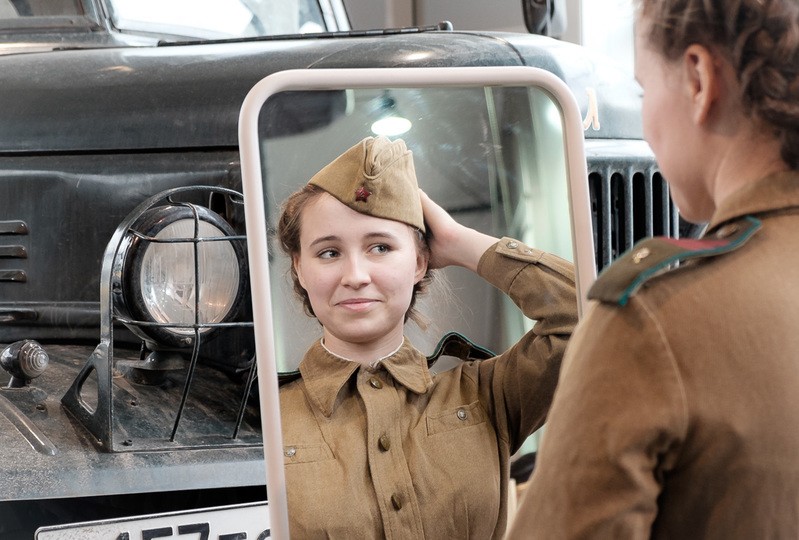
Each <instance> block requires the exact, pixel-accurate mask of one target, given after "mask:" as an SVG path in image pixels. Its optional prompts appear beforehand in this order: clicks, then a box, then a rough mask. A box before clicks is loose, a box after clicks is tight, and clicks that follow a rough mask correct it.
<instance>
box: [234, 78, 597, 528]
mask: <svg viewBox="0 0 799 540" xmlns="http://www.w3.org/2000/svg"><path fill="white" fill-rule="evenodd" d="M341 91H344V95H345V97H346V104H345V108H344V112H343V114H339V115H337V116H336V117H335V118H332V119H331V121H330V122H329V123H326V124H324V125H316V126H314V127H313V128H311V129H307V130H297V131H296V132H292V130H291V129H287V124H291V123H294V122H296V121H297V118H302V115H303V110H302V107H301V106H300V105H299V104H300V103H304V104H306V105H307V101H308V100H307V99H304V100H298V101H297V103H298V106H297V108H296V109H294V108H292V107H291V101H292V100H291V99H288V98H287V96H290V95H292V94H290V93H302V92H315V93H316V94H315V95H317V96H318V97H319V99H320V100H325V99H329V96H327V95H326V92H341ZM309 95H312V94H309ZM306 97H307V96H306ZM270 100H271V101H270ZM381 130H390V131H381ZM375 134H384V135H387V136H389V138H397V137H399V138H402V139H403V140H404V141H405V142H406V144H407V145H408V147H409V149H410V150H411V151H412V152H413V156H414V163H415V168H416V173H417V177H418V180H419V184H420V187H421V188H422V189H424V190H425V191H426V192H427V193H428V194H429V195H430V197H431V198H432V199H433V200H435V201H436V202H438V203H439V204H441V205H442V206H443V207H444V208H445V209H446V210H447V211H449V212H450V214H452V215H453V217H455V218H456V219H457V220H458V221H460V222H461V223H464V224H466V225H469V226H471V227H474V228H476V229H479V230H481V231H483V232H486V233H488V234H491V235H493V236H496V237H502V236H512V237H514V238H517V239H519V240H521V241H523V242H525V243H528V244H530V245H533V246H535V247H538V248H540V249H543V250H545V251H549V252H551V253H554V254H557V255H559V256H561V257H563V258H565V259H568V260H571V261H573V262H574V263H575V265H576V269H577V274H578V296H579V299H580V301H579V305H580V306H581V307H582V305H583V304H584V302H585V299H584V294H583V292H582V291H585V290H587V288H588V286H589V285H590V283H591V282H592V281H593V279H594V278H595V270H594V264H593V243H592V242H593V240H592V238H593V236H592V233H591V219H590V212H589V207H588V195H587V178H586V165H585V155H584V152H583V139H582V137H583V134H582V120H581V118H580V114H579V111H578V109H577V105H576V103H575V101H574V98H573V96H572V95H571V94H570V92H569V91H568V89H567V87H566V86H565V85H564V84H563V83H562V82H561V81H560V80H559V79H557V78H555V77H554V76H553V75H552V74H550V73H548V72H544V71H542V70H538V69H534V68H443V69H424V68H423V69H397V70H393V69H374V70H370V69H360V70H306V71H290V72H282V73H277V74H275V75H272V76H270V77H267V78H266V79H264V80H263V81H261V83H259V84H258V85H256V87H254V88H253V90H252V91H251V92H250V94H249V95H248V97H247V99H246V100H245V104H244V106H243V108H242V113H241V117H240V145H241V157H242V176H243V181H244V194H245V208H246V210H245V211H246V219H247V230H248V248H249V251H250V253H249V257H250V270H251V281H252V296H253V307H254V312H255V313H254V322H255V332H256V344H257V350H258V370H259V388H260V394H261V409H262V421H263V424H264V443H265V453H266V456H267V482H268V489H269V494H270V497H269V500H270V521H271V523H272V527H273V532H274V533H278V534H279V528H280V527H282V526H285V527H286V529H285V530H286V531H287V530H288V529H287V521H286V522H282V521H281V520H283V519H285V517H284V516H283V512H285V501H284V500H281V496H282V497H285V494H284V493H281V490H282V488H283V486H284V485H285V477H284V474H283V456H282V442H281V438H280V417H279V402H278V398H277V377H276V372H277V371H282V372H285V371H292V370H294V369H296V367H297V364H298V363H299V361H300V360H301V359H302V355H303V353H304V352H305V350H306V349H307V348H308V347H309V346H310V345H311V344H312V342H314V341H315V340H318V339H319V337H320V336H321V328H320V327H319V325H318V323H317V322H316V320H315V319H311V318H309V317H307V316H306V315H305V314H304V313H303V311H302V307H301V305H300V302H299V301H298V299H297V298H295V296H294V292H293V289H292V284H291V279H290V276H289V273H288V271H289V260H288V258H287V257H285V256H284V255H283V254H282V252H281V251H280V249H279V246H277V244H276V243H275V241H274V238H273V237H272V235H271V233H269V234H268V231H273V230H274V228H275V223H276V220H277V217H278V212H279V206H280V204H281V203H282V201H283V200H285V199H286V197H288V195H290V194H291V193H292V192H294V191H296V190H297V189H299V188H300V187H301V186H302V185H304V184H305V183H306V182H307V181H308V179H309V178H310V177H311V176H313V175H314V174H315V173H316V172H317V171H318V170H319V169H321V168H322V167H324V166H325V165H326V164H327V163H329V162H330V161H331V160H333V159H334V158H335V157H337V156H338V155H339V154H341V153H342V152H344V151H345V150H346V149H348V148H349V147H350V146H352V145H353V144H355V143H356V142H358V141H360V140H361V139H363V138H364V137H366V136H370V135H375ZM436 281H437V282H439V285H438V286H436V285H434V286H433V287H432V288H431V291H430V293H429V294H428V295H427V296H426V297H423V298H421V299H420V304H419V308H420V310H421V311H422V313H423V314H424V315H426V316H427V318H428V319H429V320H430V321H431V324H430V325H429V327H428V328H427V329H426V330H423V329H421V328H418V327H416V326H415V325H414V324H413V323H409V324H408V325H406V335H408V336H409V337H410V339H411V341H412V342H413V343H414V345H415V346H416V347H417V348H418V349H419V350H420V351H422V352H423V353H425V354H429V353H430V352H432V350H433V348H434V347H435V345H436V343H437V342H438V340H439V339H440V337H441V336H442V335H443V334H444V333H446V332H448V331H451V330H455V331H458V332H460V333H462V334H464V335H466V336H468V337H469V338H470V339H471V340H472V341H474V342H476V343H477V344H479V345H482V346H483V347H487V348H489V349H491V350H493V351H497V352H501V351H504V350H505V349H506V348H507V347H508V346H510V345H511V344H513V343H515V342H516V341H517V340H518V339H519V338H520V337H521V336H522V334H523V333H524V332H525V331H526V330H528V329H529V328H530V327H531V325H532V324H533V322H532V321H529V320H526V319H525V318H524V317H523V316H522V314H521V313H520V312H519V311H518V309H517V308H516V307H515V306H514V305H513V304H512V303H511V302H510V300H509V299H507V298H506V297H505V296H504V295H503V294H502V293H500V292H499V291H498V290H496V289H494V288H493V287H492V286H491V285H489V284H488V283H486V282H485V281H483V280H482V279H481V278H479V277H477V276H475V275H473V274H472V273H470V272H467V271H465V270H464V271H461V269H459V268H456V269H446V270H444V271H443V272H440V273H439V276H438V277H436ZM436 281H434V283H435V282H436ZM442 282H443V283H446V286H444V287H442V286H441V283H442ZM442 289H443V290H442ZM447 367H448V366H447V364H446V363H443V362H440V363H439V364H438V365H437V366H436V369H439V370H441V369H446V368H447ZM284 524H285V525H284Z"/></svg>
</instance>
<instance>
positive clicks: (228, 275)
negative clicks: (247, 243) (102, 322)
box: [114, 205, 246, 346]
mask: <svg viewBox="0 0 799 540" xmlns="http://www.w3.org/2000/svg"><path fill="white" fill-rule="evenodd" d="M131 230H132V231H136V233H135V234H133V233H132V234H130V235H129V236H128V238H127V240H128V242H127V245H126V246H125V248H123V249H122V250H121V251H120V254H121V259H122V261H121V267H120V274H118V275H117V282H118V283H119V287H116V286H115V287H114V289H115V290H117V291H118V292H119V295H118V296H119V297H120V298H119V299H120V300H121V302H118V303H117V306H118V309H117V311H118V313H119V314H120V315H121V316H122V317H123V319H125V318H126V317H130V318H132V319H134V320H138V321H143V322H145V323H157V324H156V325H152V324H146V325H136V324H133V323H131V324H128V327H129V328H130V329H131V330H132V331H133V332H134V333H136V334H137V335H139V336H140V337H142V338H144V339H147V340H148V341H155V342H156V343H159V344H166V345H174V346H188V345H191V344H192V343H193V341H194V335H195V328H194V327H193V325H195V324H199V325H206V324H215V323H222V322H226V321H229V320H230V319H232V318H233V317H234V316H235V315H236V313H237V312H238V308H239V306H240V304H241V301H242V297H243V294H244V290H245V281H246V280H245V275H244V274H245V271H244V268H245V266H244V261H245V258H244V257H245V254H244V250H243V248H242V246H241V244H242V241H240V240H226V238H228V237H231V236H235V234H236V233H235V232H234V231H233V229H232V228H231V227H230V225H228V223H227V222H226V221H225V220H224V219H222V218H221V217H220V216H219V215H218V214H216V213H214V212H212V211H210V210H208V209H207V208H205V207H200V206H189V205H175V206H162V207H158V208H154V209H152V210H149V211H148V212H146V213H145V214H143V215H142V217H141V218H139V220H137V222H136V223H135V224H134V225H133V227H131ZM195 255H196V257H195ZM119 289H121V290H119ZM120 307H121V309H120ZM125 311H127V313H125ZM214 329H215V328H214V327H210V326H199V328H198V331H199V333H200V334H201V335H202V336H209V335H210V334H211V333H212V332H213V331H214Z"/></svg>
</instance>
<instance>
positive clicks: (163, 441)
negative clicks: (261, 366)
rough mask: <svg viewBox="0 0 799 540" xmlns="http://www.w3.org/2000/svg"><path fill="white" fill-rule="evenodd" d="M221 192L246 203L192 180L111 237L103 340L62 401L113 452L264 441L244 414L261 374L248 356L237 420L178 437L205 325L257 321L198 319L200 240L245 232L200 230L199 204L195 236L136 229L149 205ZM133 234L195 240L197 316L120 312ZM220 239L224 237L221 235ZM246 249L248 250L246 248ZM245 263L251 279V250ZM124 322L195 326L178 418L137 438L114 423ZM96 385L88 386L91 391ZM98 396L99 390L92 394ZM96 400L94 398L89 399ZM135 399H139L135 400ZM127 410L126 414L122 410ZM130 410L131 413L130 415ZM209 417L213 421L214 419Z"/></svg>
mask: <svg viewBox="0 0 799 540" xmlns="http://www.w3.org/2000/svg"><path fill="white" fill-rule="evenodd" d="M196 195H200V196H207V197H208V198H209V199H210V198H211V196H212V195H215V196H222V197H224V198H225V199H226V201H227V202H228V203H229V204H230V205H232V206H235V207H237V208H240V209H242V208H243V197H242V194H241V193H240V192H238V191H235V190H231V189H227V188H222V187H215V186H190V187H179V188H174V189H170V190H167V191H164V192H161V193H158V194H157V195H154V196H152V197H150V198H149V199H147V200H146V201H144V202H143V203H141V204H140V205H139V206H138V207H136V208H135V209H134V210H133V211H132V212H131V213H130V214H128V216H127V217H126V218H125V219H124V220H123V221H122V222H121V223H120V225H119V226H118V227H117V229H116V231H115V232H114V234H113V235H112V237H111V240H110V241H109V242H108V245H107V247H106V250H105V253H104V255H103V263H102V271H101V275H100V343H99V344H98V345H97V347H95V349H94V351H93V352H92V354H91V356H90V357H89V358H88V360H87V361H86V364H85V365H84V366H83V368H82V369H81V371H80V373H79V375H78V376H77V377H76V378H75V380H74V381H73V383H72V385H71V386H70V388H69V390H68V391H67V393H66V394H65V395H64V396H63V398H62V399H61V402H62V404H63V406H64V407H65V408H66V409H67V410H68V411H69V412H70V413H71V414H72V415H73V416H74V417H75V418H76V419H77V420H78V421H79V422H80V423H81V424H82V425H83V426H84V427H85V428H86V429H87V430H88V431H89V432H90V433H91V434H92V435H93V436H94V438H95V440H96V443H97V444H98V445H99V446H100V447H101V448H102V449H104V450H106V451H110V452H130V451H134V450H148V451H152V450H167V449H168V450H174V449H180V448H203V447H208V448H220V447H241V446H247V447H250V446H260V445H262V438H261V434H260V432H254V431H253V430H250V429H246V428H245V427H243V420H244V416H245V411H246V408H247V400H248V396H249V395H250V391H251V389H252V387H253V383H254V381H255V377H256V362H255V361H254V358H253V359H252V361H251V362H249V364H250V365H249V368H248V369H247V372H246V376H245V378H244V379H245V380H244V384H243V387H242V388H241V392H240V395H239V396H238V400H239V403H238V407H237V411H236V415H235V421H234V422H233V424H234V425H232V426H230V425H229V424H228V428H229V429H228V430H227V433H201V434H199V435H196V434H195V435H192V436H190V437H188V438H179V437H178V432H179V428H180V425H181V421H182V419H183V417H184V412H185V410H186V406H187V402H188V399H189V395H190V392H191V389H192V383H193V382H194V380H195V374H196V373H197V371H198V360H199V358H200V350H201V347H202V346H203V339H202V337H201V330H205V329H209V328H211V329H214V330H213V331H216V329H225V328H227V329H230V328H249V329H251V328H252V327H253V323H252V321H251V320H249V321H228V322H218V323H208V322H200V320H199V316H200V315H199V309H198V308H199V301H200V281H199V280H198V279H197V278H198V274H199V262H198V246H199V245H200V244H202V243H203V242H214V241H221V240H223V241H229V242H231V244H233V243H234V242H239V243H240V244H241V245H242V246H246V236H245V235H235V236H223V237H208V238H203V237H202V236H199V234H198V233H199V216H198V214H199V212H198V211H197V210H196V209H194V210H192V214H193V216H194V218H193V219H194V220H195V226H194V235H193V236H192V237H187V238H180V239H170V240H158V239H155V238H152V237H146V236H143V235H142V234H141V233H140V232H138V231H135V230H134V229H133V227H134V224H136V223H137V222H138V221H139V220H140V218H141V217H142V216H143V215H144V214H145V213H146V212H148V211H149V210H152V209H153V208H157V207H159V206H162V205H165V204H170V205H175V206H188V207H189V208H192V207H195V206H196V205H194V203H187V202H179V201H178V200H177V199H178V197H180V198H183V199H185V198H187V197H188V196H196ZM131 235H136V236H137V237H138V239H139V240H140V241H145V242H168V243H191V244H192V245H193V246H194V250H193V251H194V277H195V284H196V287H197V289H196V292H195V300H194V301H195V309H194V314H195V321H194V323H193V324H186V323H182V324H181V323H157V322H153V321H140V320H133V319H129V318H125V317H120V316H119V315H118V313H117V310H116V307H117V303H118V302H119V301H120V295H119V291H118V290H115V288H117V289H118V287H119V283H120V282H121V280H120V276H119V275H118V273H119V272H120V268H121V264H120V261H119V258H120V256H121V253H120V252H121V250H122V249H123V247H124V246H125V244H126V242H127V239H129V237H130V236H131ZM220 239H221V240H220ZM245 253H246V252H245ZM242 263H243V265H242V268H240V279H241V280H246V279H247V278H246V266H245V265H246V256H245V257H244V258H243V259H242ZM115 323H123V324H125V325H126V326H131V325H133V326H140V327H143V328H144V327H180V328H189V329H192V330H193V332H194V336H193V338H192V339H191V357H190V360H189V361H188V366H187V368H186V371H185V380H184V382H183V390H182V393H181V396H180V399H179V404H178V405H177V410H176V411H175V413H174V421H173V425H172V428H171V432H170V433H168V434H167V433H166V431H164V432H163V433H153V434H151V436H145V437H141V436H138V437H136V438H135V440H133V439H131V438H130V437H129V436H128V431H127V430H126V429H125V427H122V428H121V429H120V426H116V428H115V424H116V423H117V421H118V418H117V417H118V416H119V414H117V413H118V412H119V409H121V408H124V401H121V400H120V397H119V396H115V394H114V377H115V373H116V370H115V367H116V366H117V363H118V360H115V358H114V350H115V349H114V325H115ZM92 374H95V375H96V391H97V396H96V399H90V400H89V399H87V398H86V397H85V392H86V391H87V389H86V388H84V387H85V386H86V382H87V380H88V379H89V377H90V376H91V375H92ZM92 390H93V389H91V390H89V391H92ZM90 397H91V398H94V396H93V395H92V396H90ZM90 401H91V403H90ZM134 405H135V403H134ZM123 416H124V415H123ZM128 416H130V415H128ZM128 420H129V421H130V422H135V421H136V419H135V417H130V418H128ZM209 423H210V421H209Z"/></svg>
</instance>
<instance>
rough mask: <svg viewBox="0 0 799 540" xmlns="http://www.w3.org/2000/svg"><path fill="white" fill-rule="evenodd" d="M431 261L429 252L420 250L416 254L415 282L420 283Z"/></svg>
mask: <svg viewBox="0 0 799 540" xmlns="http://www.w3.org/2000/svg"><path fill="white" fill-rule="evenodd" d="M429 263H430V255H429V253H427V252H421V251H419V252H418V253H417V254H416V273H415V274H414V280H413V282H414V284H416V283H419V282H420V281H422V278H424V276H425V274H426V273H427V266H428V264H429Z"/></svg>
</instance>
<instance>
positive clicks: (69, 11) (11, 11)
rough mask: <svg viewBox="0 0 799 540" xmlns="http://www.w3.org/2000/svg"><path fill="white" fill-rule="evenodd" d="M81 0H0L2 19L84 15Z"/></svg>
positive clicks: (0, 17) (0, 15) (0, 16)
mask: <svg viewBox="0 0 799 540" xmlns="http://www.w3.org/2000/svg"><path fill="white" fill-rule="evenodd" d="M83 14H84V12H83V7H82V6H81V2H80V0H59V1H57V2H53V1H43V0H0V19H17V18H19V17H74V16H76V15H83Z"/></svg>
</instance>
